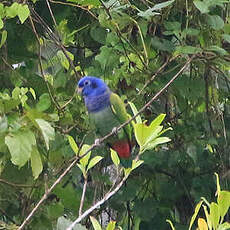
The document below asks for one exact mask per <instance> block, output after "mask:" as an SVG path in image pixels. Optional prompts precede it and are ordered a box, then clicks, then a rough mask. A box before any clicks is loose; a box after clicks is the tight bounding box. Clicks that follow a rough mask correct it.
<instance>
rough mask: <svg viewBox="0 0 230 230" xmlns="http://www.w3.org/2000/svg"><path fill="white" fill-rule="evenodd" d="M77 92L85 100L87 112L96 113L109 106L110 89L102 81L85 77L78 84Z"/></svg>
mask: <svg viewBox="0 0 230 230" xmlns="http://www.w3.org/2000/svg"><path fill="white" fill-rule="evenodd" d="M78 92H79V93H81V94H82V96H83V97H84V99H85V105H86V107H87V109H88V110H89V112H97V111H100V110H101V109H103V108H104V107H106V106H108V105H109V104H110V101H109V98H110V93H111V91H110V89H109V88H108V86H107V85H106V84H105V82H104V81H103V80H101V79H100V78H97V77H91V76H85V77H83V78H81V79H80V81H79V82H78Z"/></svg>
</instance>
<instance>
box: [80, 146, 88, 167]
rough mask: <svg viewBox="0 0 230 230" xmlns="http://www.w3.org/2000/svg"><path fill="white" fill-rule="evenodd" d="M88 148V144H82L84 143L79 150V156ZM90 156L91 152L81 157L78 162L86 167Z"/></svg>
mask: <svg viewBox="0 0 230 230" xmlns="http://www.w3.org/2000/svg"><path fill="white" fill-rule="evenodd" d="M89 148H90V145H86V144H84V145H83V146H82V148H81V150H80V154H79V156H83V155H84V154H85V153H86V152H87V151H88V149H89ZM90 156H91V152H89V153H87V154H86V155H85V156H84V157H82V158H81V159H80V163H81V164H82V165H83V166H84V167H86V165H87V164H88V162H89V159H90Z"/></svg>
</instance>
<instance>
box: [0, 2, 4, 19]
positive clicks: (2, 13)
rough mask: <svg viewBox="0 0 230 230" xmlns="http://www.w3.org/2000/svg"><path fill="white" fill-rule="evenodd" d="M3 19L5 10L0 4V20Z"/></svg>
mask: <svg viewBox="0 0 230 230" xmlns="http://www.w3.org/2000/svg"><path fill="white" fill-rule="evenodd" d="M4 17H5V8H4V5H3V4H2V3H0V18H4Z"/></svg>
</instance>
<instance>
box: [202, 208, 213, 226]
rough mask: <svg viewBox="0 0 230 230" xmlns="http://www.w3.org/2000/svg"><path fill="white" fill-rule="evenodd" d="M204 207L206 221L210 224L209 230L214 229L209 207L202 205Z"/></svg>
mask: <svg viewBox="0 0 230 230" xmlns="http://www.w3.org/2000/svg"><path fill="white" fill-rule="evenodd" d="M202 206H203V209H204V213H205V217H206V221H207V224H208V228H209V229H212V223H211V219H210V215H209V213H208V210H207V206H205V205H202Z"/></svg>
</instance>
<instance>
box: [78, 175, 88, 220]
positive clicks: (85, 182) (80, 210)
mask: <svg viewBox="0 0 230 230" xmlns="http://www.w3.org/2000/svg"><path fill="white" fill-rule="evenodd" d="M87 184H88V178H87V176H86V177H84V186H83V190H82V196H81V203H80V207H79V216H81V214H82V209H83V205H84V201H85V192H86V188H87Z"/></svg>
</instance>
